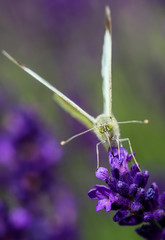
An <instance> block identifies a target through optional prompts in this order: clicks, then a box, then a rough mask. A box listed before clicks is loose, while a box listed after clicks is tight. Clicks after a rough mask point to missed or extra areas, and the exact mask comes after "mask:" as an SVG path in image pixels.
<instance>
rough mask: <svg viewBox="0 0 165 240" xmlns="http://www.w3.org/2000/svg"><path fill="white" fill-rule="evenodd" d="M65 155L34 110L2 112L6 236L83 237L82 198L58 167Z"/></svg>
mask: <svg viewBox="0 0 165 240" xmlns="http://www.w3.org/2000/svg"><path fill="white" fill-rule="evenodd" d="M62 154H63V153H62V150H61V147H60V145H59V144H57V142H56V140H55V139H54V136H53V135H52V134H51V133H50V131H49V130H48V129H47V128H46V126H45V124H44V123H43V122H42V121H41V120H40V118H39V116H38V115H37V113H36V112H35V111H34V110H32V109H29V108H27V107H26V108H25V107H15V108H13V109H12V110H11V108H7V107H5V110H4V111H1V128H0V239H12V240H29V239H30V240H54V239H64V240H65V239H68V238H69V239H71V240H75V239H77V238H78V230H77V225H76V220H77V207H76V200H75V198H74V196H73V195H72V193H71V192H70V191H69V189H68V188H67V187H66V186H65V185H64V184H63V183H61V181H60V177H59V174H58V171H57V169H58V166H59V162H60V160H61V158H62Z"/></svg>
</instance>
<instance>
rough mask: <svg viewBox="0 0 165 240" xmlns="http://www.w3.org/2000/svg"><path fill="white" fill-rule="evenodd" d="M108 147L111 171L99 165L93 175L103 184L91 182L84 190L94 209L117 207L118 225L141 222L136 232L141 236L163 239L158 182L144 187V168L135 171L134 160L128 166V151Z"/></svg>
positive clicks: (163, 202) (164, 218) (164, 197)
mask: <svg viewBox="0 0 165 240" xmlns="http://www.w3.org/2000/svg"><path fill="white" fill-rule="evenodd" d="M112 151H113V154H112V152H111V151H109V163H110V165H111V174H109V173H108V170H107V169H106V168H103V167H100V168H99V169H98V170H97V171H96V177H97V178H98V179H100V180H102V181H105V183H106V184H107V186H104V185H95V187H94V188H93V189H91V190H90V191H89V192H88V195H89V197H90V198H92V199H97V200H98V202H97V205H96V211H99V210H102V209H104V208H105V209H106V212H109V211H111V210H117V212H116V214H115V215H114V217H113V220H114V221H115V222H118V224H119V225H137V224H140V223H143V225H142V226H141V227H139V228H137V229H136V232H137V233H138V234H139V235H140V236H142V237H143V238H145V239H165V192H164V193H162V194H161V195H159V193H158V186H157V185H156V183H154V182H153V183H152V184H151V186H150V187H149V188H146V185H147V181H148V178H149V173H148V171H145V170H143V171H139V169H138V167H137V165H136V164H132V166H131V168H130V169H129V166H128V163H129V162H130V161H131V159H132V155H130V154H128V152H127V150H126V149H124V148H123V147H120V158H119V151H118V148H112Z"/></svg>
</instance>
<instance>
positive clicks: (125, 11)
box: [0, 0, 165, 240]
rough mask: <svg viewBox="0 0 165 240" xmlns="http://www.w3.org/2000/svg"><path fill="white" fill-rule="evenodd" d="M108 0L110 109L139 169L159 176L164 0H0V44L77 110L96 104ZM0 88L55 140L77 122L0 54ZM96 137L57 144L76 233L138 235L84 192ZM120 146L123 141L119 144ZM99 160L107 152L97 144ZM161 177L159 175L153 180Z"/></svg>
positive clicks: (98, 107)
mask: <svg viewBox="0 0 165 240" xmlns="http://www.w3.org/2000/svg"><path fill="white" fill-rule="evenodd" d="M105 5H109V6H110V7H111V15H112V27H113V64H112V70H113V112H114V114H115V116H116V118H117V120H118V121H124V120H131V119H137V120H143V119H146V118H148V119H149V121H150V124H149V125H148V126H146V125H133V124H132V125H123V126H122V127H121V136H122V137H123V138H124V137H129V138H130V140H131V143H132V147H133V150H134V151H136V158H137V160H138V162H139V163H140V165H141V168H142V169H147V170H149V171H150V178H151V181H158V182H160V181H161V182H162V181H163V177H164V170H163V169H164V168H165V161H164V158H165V151H164V149H165V147H164V142H165V141H164V132H165V124H164V119H165V114H164V102H165V94H164V93H165V2H164V1H163V0H162V1H161V0H160V1H156V0H155V1H154V0H150V1H149V0H145V1H136V2H135V1H131V0H125V1H122V0H117V1H113V0H109V1H108V0H107V1H105V0H102V1H99V0H95V1H92V0H91V1H88V0H79V1H76V0H61V1H60V0H47V1H46V0H15V1H9V0H1V1H0V49H5V50H6V51H8V52H9V53H10V54H11V55H12V56H14V57H15V58H16V59H18V60H19V61H21V62H22V63H24V64H25V65H26V66H28V67H30V68H31V69H32V70H34V71H36V72H37V73H38V74H40V75H41V76H43V77H44V78H46V79H47V80H48V81H50V82H51V83H52V84H53V85H54V86H56V87H57V88H58V89H59V90H61V91H62V92H63V93H64V94H66V95H67V96H69V97H70V98H71V99H73V100H74V101H75V102H76V103H78V104H79V105H80V106H81V107H82V108H84V110H86V111H87V112H89V113H90V114H92V115H93V116H97V115H98V114H100V113H101V112H102V105H103V103H102V89H101V87H102V79H101V75H100V62H101V54H102V43H103V35H104V8H105ZM0 81H1V88H2V89H7V90H8V93H9V94H11V95H12V97H14V98H15V99H14V100H15V101H16V102H18V103H20V104H25V105H31V106H33V107H34V108H35V109H37V110H38V111H39V112H40V114H41V115H42V116H43V118H44V119H45V121H46V122H47V123H48V125H49V126H50V127H51V128H52V131H53V132H54V133H55V135H56V137H57V139H59V142H60V141H61V140H65V139H67V138H68V137H70V136H72V135H74V134H76V133H78V132H80V131H83V130H85V128H84V127H83V126H82V125H81V124H79V123H77V122H76V121H75V120H74V119H72V118H71V117H70V116H69V115H68V114H66V113H64V112H63V110H61V109H60V108H59V107H58V106H57V105H56V103H55V102H54V101H53V99H52V94H51V92H50V91H49V90H48V89H46V88H45V87H43V86H42V85H40V84H39V83H38V82H36V81H35V80H34V79H32V78H31V77H30V76H28V75H27V74H26V73H25V72H23V71H22V70H21V69H19V68H18V67H17V66H15V65H14V64H12V63H11V62H9V61H8V60H7V59H6V58H5V57H4V56H3V55H2V54H1V55H0ZM96 143H97V139H96V137H95V136H94V135H93V134H92V133H89V134H88V135H86V136H81V137H79V138H78V139H77V140H75V141H73V142H72V143H70V144H68V145H66V146H65V147H64V153H65V154H64V158H63V162H62V164H61V168H60V171H61V176H62V177H63V178H65V180H66V182H67V183H68V185H69V186H70V187H71V188H72V190H73V191H74V193H75V195H76V197H77V200H78V203H79V206H80V209H79V226H80V229H81V233H82V239H85V240H89V239H95V240H97V239H114V240H118V239H122V238H123V237H125V238H127V239H140V237H138V236H136V234H135V233H134V227H120V226H118V225H117V224H116V223H114V222H113V221H112V216H113V214H114V213H106V212H105V211H102V212H95V205H96V202H95V201H92V200H91V199H89V197H88V196H87V192H88V190H89V189H90V188H92V187H93V186H94V185H95V184H96V183H99V181H98V180H97V179H96V178H95V167H96V156H95V144H96ZM125 147H128V146H127V144H126V145H125ZM100 151H101V153H100V154H101V163H102V165H104V166H107V154H106V153H105V152H104V149H101V150H100ZM160 179H161V180H160Z"/></svg>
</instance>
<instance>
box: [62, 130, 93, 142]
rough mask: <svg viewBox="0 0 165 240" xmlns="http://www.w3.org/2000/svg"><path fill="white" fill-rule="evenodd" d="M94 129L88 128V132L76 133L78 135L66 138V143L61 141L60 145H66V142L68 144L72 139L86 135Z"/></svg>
mask: <svg viewBox="0 0 165 240" xmlns="http://www.w3.org/2000/svg"><path fill="white" fill-rule="evenodd" d="M95 128H96V127H93V128H90V129H88V130H86V131H84V132H81V133H78V134H76V135H74V136H72V137H70V138H68V139H67V140H66V141H61V142H60V144H61V145H62V146H63V145H65V144H66V143H68V142H70V141H71V140H73V139H74V138H76V137H79V136H81V135H83V134H85V133H87V132H90V131H92V130H94V129H95Z"/></svg>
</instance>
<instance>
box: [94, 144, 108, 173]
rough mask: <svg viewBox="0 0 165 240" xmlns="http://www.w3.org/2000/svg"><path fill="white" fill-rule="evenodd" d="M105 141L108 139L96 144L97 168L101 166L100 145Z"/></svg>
mask: <svg viewBox="0 0 165 240" xmlns="http://www.w3.org/2000/svg"><path fill="white" fill-rule="evenodd" d="M105 142H106V141H105V140H104V141H101V142H98V143H97V144H96V156H97V167H96V169H98V168H99V166H100V162H99V145H100V144H101V143H105Z"/></svg>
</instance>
